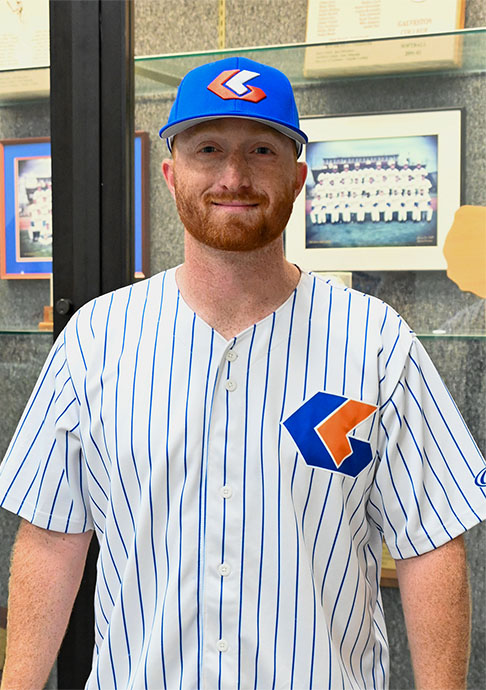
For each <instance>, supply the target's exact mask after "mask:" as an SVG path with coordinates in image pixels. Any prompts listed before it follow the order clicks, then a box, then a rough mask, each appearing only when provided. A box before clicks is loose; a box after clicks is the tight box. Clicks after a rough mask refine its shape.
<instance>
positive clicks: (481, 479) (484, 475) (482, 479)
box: [474, 467, 486, 487]
mask: <svg viewBox="0 0 486 690" xmlns="http://www.w3.org/2000/svg"><path fill="white" fill-rule="evenodd" d="M474 482H475V484H477V485H478V486H483V487H484V486H486V467H485V468H484V469H482V470H481V472H479V474H477V475H476V479H475V480H474Z"/></svg>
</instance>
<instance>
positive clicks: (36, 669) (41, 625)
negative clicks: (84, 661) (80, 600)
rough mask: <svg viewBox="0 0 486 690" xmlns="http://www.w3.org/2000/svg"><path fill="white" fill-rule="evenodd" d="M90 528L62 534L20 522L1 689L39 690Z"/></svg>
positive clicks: (69, 602)
mask: <svg viewBox="0 0 486 690" xmlns="http://www.w3.org/2000/svg"><path fill="white" fill-rule="evenodd" d="M91 536H92V532H86V533H83V534H63V533H60V532H51V531H48V530H44V529H41V528H39V527H35V526H34V525H31V524H30V523H28V522H25V521H22V523H21V526H20V529H19V533H18V535H17V539H16V542H15V547H14V552H13V557H12V567H11V575H10V585H9V590H10V592H9V604H8V620H7V651H6V659H5V667H4V671H3V678H2V685H1V688H2V690H39V688H41V687H43V686H44V684H45V682H46V680H47V677H48V675H49V672H50V670H51V668H52V666H53V664H54V661H55V659H56V656H57V652H58V650H59V647H60V645H61V642H62V638H63V636H64V633H65V630H66V627H67V624H68V621H69V616H70V614H71V609H72V607H73V604H74V599H75V597H76V594H77V591H78V589H79V585H80V582H81V577H82V574H83V569H84V563H85V560H86V554H87V551H88V546H89V542H90V540H91Z"/></svg>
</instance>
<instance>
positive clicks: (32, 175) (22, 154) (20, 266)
mask: <svg viewBox="0 0 486 690" xmlns="http://www.w3.org/2000/svg"><path fill="white" fill-rule="evenodd" d="M134 147H135V148H134V154H135V155H134V179H135V190H134V192H135V196H134V215H135V247H134V252H135V276H134V277H135V278H144V277H146V276H148V272H149V268H148V266H149V231H148V208H149V205H148V195H149V179H148V177H149V161H148V158H149V138H148V134H147V133H146V132H136V133H135V141H134ZM51 273H52V179H51V144H50V139H48V138H47V137H43V138H32V139H4V140H0V277H1V278H49V277H50V276H51Z"/></svg>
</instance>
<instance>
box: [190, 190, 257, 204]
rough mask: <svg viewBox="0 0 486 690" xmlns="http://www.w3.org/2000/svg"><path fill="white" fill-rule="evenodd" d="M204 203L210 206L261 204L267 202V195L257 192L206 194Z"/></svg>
mask: <svg viewBox="0 0 486 690" xmlns="http://www.w3.org/2000/svg"><path fill="white" fill-rule="evenodd" d="M203 201H205V202H207V203H210V204H232V203H237V204H238V203H242V204H252V205H253V204H261V203H264V202H266V201H267V195H266V194H258V193H255V192H240V193H239V194H214V193H213V192H206V193H205V194H203Z"/></svg>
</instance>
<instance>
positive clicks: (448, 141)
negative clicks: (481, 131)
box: [285, 109, 462, 271]
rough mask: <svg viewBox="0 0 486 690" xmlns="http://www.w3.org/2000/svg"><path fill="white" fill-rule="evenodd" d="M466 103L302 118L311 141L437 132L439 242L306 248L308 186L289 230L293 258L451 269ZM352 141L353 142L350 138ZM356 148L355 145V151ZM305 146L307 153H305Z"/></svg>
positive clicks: (319, 265)
mask: <svg viewBox="0 0 486 690" xmlns="http://www.w3.org/2000/svg"><path fill="white" fill-rule="evenodd" d="M461 116H462V111H461V109H450V110H449V109H448V110H431V111H408V112H396V113H380V114H369V115H349V116H348V115H343V116H338V117H334V116H332V117H320V116H315V117H310V118H302V119H301V121H300V125H301V129H302V130H303V131H304V132H306V134H307V135H308V137H309V143H314V142H328V141H345V140H350V141H351V142H352V140H353V139H380V138H389V137H406V136H426V135H437V137H438V142H437V147H438V151H437V155H438V161H437V174H438V179H439V182H440V189H439V196H438V199H437V244H436V245H435V246H433V247H350V248H321V247H316V248H306V238H305V234H306V224H305V187H304V189H303V190H302V192H301V193H300V194H299V196H298V197H297V200H296V202H295V204H294V209H293V212H292V215H291V217H290V220H289V223H288V225H287V229H286V231H285V245H286V250H285V251H286V256H287V259H288V260H289V261H291V262H293V263H296V264H298V265H299V266H300V267H301V268H303V269H305V270H309V271H312V270H315V271H404V270H445V269H446V268H447V264H446V261H445V259H444V255H443V252H442V248H443V245H444V241H445V238H446V236H447V233H448V231H449V229H450V227H451V225H452V223H453V220H454V214H455V212H456V211H457V209H458V208H459V206H460V204H461V155H462V152H461V139H462V129H461ZM350 147H351V144H350ZM351 153H352V149H351V148H350V154H351ZM305 155H306V147H304V152H303V159H305Z"/></svg>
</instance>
